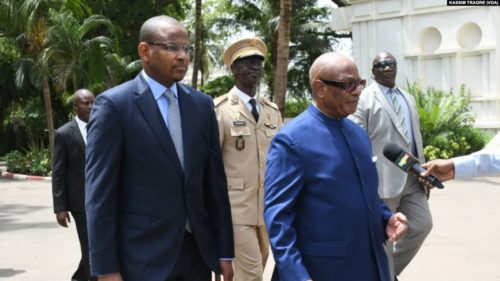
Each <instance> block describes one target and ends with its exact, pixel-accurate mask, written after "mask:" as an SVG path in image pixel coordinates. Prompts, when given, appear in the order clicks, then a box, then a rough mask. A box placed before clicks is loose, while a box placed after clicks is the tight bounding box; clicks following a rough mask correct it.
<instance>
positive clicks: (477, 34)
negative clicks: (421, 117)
mask: <svg viewBox="0 0 500 281" xmlns="http://www.w3.org/2000/svg"><path fill="white" fill-rule="evenodd" d="M350 2H351V4H352V6H351V7H347V8H341V9H342V12H339V11H336V10H339V9H334V10H333V11H332V27H333V28H334V29H338V28H336V27H337V26H338V27H341V29H346V27H347V29H349V27H350V30H351V31H352V34H353V58H354V61H355V62H356V64H357V65H358V67H359V70H360V73H361V75H362V76H363V77H367V78H370V77H371V62H372V58H373V57H374V56H375V55H376V54H377V53H378V52H380V51H389V52H391V53H392V54H393V55H394V56H395V57H396V58H397V59H398V77H397V83H398V85H400V86H403V87H405V86H406V83H407V81H410V82H413V81H416V80H420V81H421V83H422V84H423V86H424V87H427V86H432V87H436V88H440V89H444V90H448V89H450V88H453V89H454V90H456V89H459V88H460V85H461V84H465V85H466V87H467V88H469V89H470V91H471V97H472V104H473V108H474V110H475V112H476V126H477V127H482V128H492V129H500V56H499V55H498V54H499V51H500V7H448V6H446V1H444V0H352V1H350ZM336 14H337V15H338V14H342V15H343V17H338V19H340V20H341V21H340V22H338V20H337V19H336ZM349 14H350V17H349V16H346V15H349ZM346 21H349V22H346Z"/></svg>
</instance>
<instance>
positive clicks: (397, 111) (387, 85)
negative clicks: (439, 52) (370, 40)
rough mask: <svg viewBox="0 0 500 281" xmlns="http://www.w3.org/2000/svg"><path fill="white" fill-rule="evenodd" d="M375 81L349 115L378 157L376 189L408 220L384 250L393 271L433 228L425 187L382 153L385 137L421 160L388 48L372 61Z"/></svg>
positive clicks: (416, 129) (414, 115) (412, 106)
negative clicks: (404, 229) (406, 227)
mask: <svg viewBox="0 0 500 281" xmlns="http://www.w3.org/2000/svg"><path fill="white" fill-rule="evenodd" d="M372 64H373V65H372V74H373V78H374V80H375V81H374V82H373V83H372V84H371V85H370V86H368V87H367V88H366V89H364V90H363V93H362V94H361V97H360V99H359V104H358V108H357V110H356V112H355V113H354V114H353V115H351V116H350V118H351V119H352V120H353V121H354V122H356V123H358V124H359V125H360V126H361V127H363V128H364V129H365V130H366V132H367V133H368V135H369V137H370V139H371V144H372V148H373V154H374V156H375V157H376V158H377V170H378V177H379V193H380V196H381V197H382V199H384V201H385V202H386V204H387V205H388V206H389V208H391V210H392V211H393V212H396V211H399V212H402V213H404V214H405V215H406V216H407V218H408V222H409V226H410V227H409V229H410V230H409V231H408V235H406V236H405V238H404V239H402V240H401V241H398V242H397V243H395V245H392V243H388V245H387V254H388V256H389V259H390V260H391V259H393V261H392V262H390V264H391V265H392V266H393V268H391V269H392V270H393V273H394V275H395V276H397V275H399V274H400V273H401V272H402V271H403V269H404V268H405V267H406V266H407V265H408V264H409V263H410V261H411V260H412V258H413V257H414V256H415V254H416V253H417V252H418V250H419V249H420V247H421V246H422V244H423V242H424V240H425V238H426V237H427V235H428V234H429V232H430V231H431V228H432V217H431V212H430V209H429V204H428V202H427V198H428V196H427V195H428V190H427V189H426V188H425V187H424V186H422V185H421V184H420V183H419V181H418V179H417V178H416V177H415V176H413V175H409V174H407V173H405V172H403V171H402V170H400V169H399V168H398V167H397V166H396V165H394V164H393V163H391V161H389V160H388V159H386V158H385V157H384V154H383V149H384V146H385V145H386V144H387V143H390V142H392V143H396V144H398V145H400V146H401V147H402V148H403V149H404V150H406V151H411V153H412V154H413V155H415V156H417V157H418V159H420V161H422V163H423V162H424V161H423V160H424V156H423V155H424V153H423V148H422V135H421V133H420V121H419V116H418V112H417V107H416V103H415V99H414V98H413V97H412V96H411V95H409V94H408V93H407V92H405V91H404V90H403V89H401V88H399V87H397V86H396V74H397V70H398V69H397V62H396V59H395V58H394V56H393V55H392V54H390V53H387V52H382V53H379V54H378V55H376V56H375V58H374V59H373V63H372Z"/></svg>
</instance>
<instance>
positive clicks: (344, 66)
mask: <svg viewBox="0 0 500 281" xmlns="http://www.w3.org/2000/svg"><path fill="white" fill-rule="evenodd" d="M309 78H310V83H311V88H312V93H313V94H312V97H313V104H311V105H310V106H309V107H308V108H307V110H306V111H304V112H303V113H302V114H300V115H299V116H297V117H296V118H295V119H293V120H292V121H290V123H288V124H287V125H285V126H284V127H283V128H282V129H281V130H280V132H279V133H278V134H277V135H276V136H275V137H274V139H273V141H272V142H271V147H270V148H269V153H268V156H267V167H266V177H265V185H264V186H265V195H264V218H265V221H266V227H267V229H268V232H269V241H270V244H271V248H272V250H273V255H274V258H275V260H276V265H277V268H278V271H279V275H280V279H281V280H283V281H304V280H314V281H329V280H338V281H390V280H391V278H392V277H391V276H390V274H389V266H388V261H387V257H386V254H385V252H384V242H385V240H386V237H387V238H389V241H395V240H398V239H399V238H400V237H401V236H403V235H404V233H405V232H406V229H407V225H406V218H405V216H404V215H402V214H400V213H398V214H392V212H391V211H390V210H389V208H388V207H387V206H386V205H385V204H384V203H383V202H382V201H381V200H380V197H379V195H378V192H377V186H378V181H377V171H376V168H375V163H373V162H374V161H373V159H372V152H371V149H370V140H369V139H368V136H367V134H366V132H364V131H363V130H362V129H361V128H360V127H359V126H357V125H356V124H354V122H352V121H351V120H348V119H347V118H345V117H347V115H349V114H352V113H354V111H355V110H356V106H357V103H358V98H359V95H360V93H361V89H363V87H364V86H365V83H366V81H365V80H363V79H361V78H360V77H359V73H358V69H357V67H356V65H355V64H354V63H353V62H352V60H351V59H349V58H347V57H345V56H342V55H340V54H336V53H326V54H323V55H321V56H320V57H318V58H317V59H316V60H315V61H314V63H313V65H312V66H311V69H310V71H309Z"/></svg>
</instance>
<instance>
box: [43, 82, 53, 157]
mask: <svg viewBox="0 0 500 281" xmlns="http://www.w3.org/2000/svg"><path fill="white" fill-rule="evenodd" d="M42 87H43V88H42V91H43V101H44V104H45V114H46V117H47V131H48V133H49V152H50V155H52V153H53V151H54V118H53V114H52V102H51V99H50V88H49V79H48V77H47V76H44V77H43V86H42Z"/></svg>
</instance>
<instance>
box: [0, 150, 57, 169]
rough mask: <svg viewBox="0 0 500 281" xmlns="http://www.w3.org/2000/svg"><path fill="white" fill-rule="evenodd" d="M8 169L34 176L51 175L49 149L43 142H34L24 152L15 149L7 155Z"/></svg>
mask: <svg viewBox="0 0 500 281" xmlns="http://www.w3.org/2000/svg"><path fill="white" fill-rule="evenodd" d="M5 160H6V164H7V171H9V172H11V173H19V174H27V175H33V176H47V175H50V170H51V163H50V154H49V150H48V149H47V148H45V147H44V146H43V145H42V144H35V143H32V144H30V145H29V146H28V149H27V150H26V151H25V152H24V153H22V152H20V151H18V150H13V151H11V152H9V153H7V154H6V155H5Z"/></svg>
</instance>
